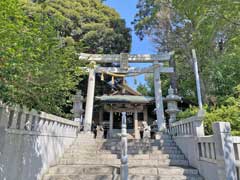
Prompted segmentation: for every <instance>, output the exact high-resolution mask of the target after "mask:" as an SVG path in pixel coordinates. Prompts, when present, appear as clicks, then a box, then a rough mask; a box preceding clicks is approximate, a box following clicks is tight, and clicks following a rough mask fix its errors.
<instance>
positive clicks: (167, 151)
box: [72, 149, 182, 154]
mask: <svg viewBox="0 0 240 180" xmlns="http://www.w3.org/2000/svg"><path fill="white" fill-rule="evenodd" d="M72 152H78V150H73V151H72ZM101 152H103V153H110V154H120V153H121V151H120V150H100V151H99V153H101ZM150 153H151V154H182V152H181V151H180V150H179V149H178V150H174V149H164V150H128V154H150Z"/></svg>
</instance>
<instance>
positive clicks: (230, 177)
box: [213, 122, 237, 180]
mask: <svg viewBox="0 0 240 180" xmlns="http://www.w3.org/2000/svg"><path fill="white" fill-rule="evenodd" d="M213 133H214V134H213V137H214V141H215V143H216V144H215V146H216V158H217V161H218V163H217V166H218V180H235V179H237V173H236V167H235V155H234V148H233V142H232V137H231V127H230V123H229V122H216V123H214V124H213Z"/></svg>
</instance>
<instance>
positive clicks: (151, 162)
mask: <svg viewBox="0 0 240 180" xmlns="http://www.w3.org/2000/svg"><path fill="white" fill-rule="evenodd" d="M120 163H121V162H120V159H74V158H62V159H60V160H59V164H61V165H81V164H82V165H120ZM158 165H170V166H188V165H189V164H188V161H187V160H181V159H178V160H175V159H171V160H170V159H163V160H156V159H154V160H152V159H145V160H138V159H137V160H129V166H158Z"/></svg>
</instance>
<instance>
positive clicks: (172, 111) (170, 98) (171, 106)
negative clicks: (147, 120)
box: [166, 86, 181, 123]
mask: <svg viewBox="0 0 240 180" xmlns="http://www.w3.org/2000/svg"><path fill="white" fill-rule="evenodd" d="M166 101H167V107H168V108H167V110H166V112H167V113H168V114H169V116H170V118H169V123H173V122H175V121H176V116H177V113H178V112H179V111H180V110H179V109H178V105H177V103H178V102H179V101H181V97H179V96H178V95H175V94H174V90H173V89H172V87H171V86H170V88H169V89H168V95H167V97H166Z"/></svg>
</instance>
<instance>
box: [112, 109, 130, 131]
mask: <svg viewBox="0 0 240 180" xmlns="http://www.w3.org/2000/svg"><path fill="white" fill-rule="evenodd" d="M126 118H127V129H130V130H133V128H134V121H133V118H134V117H133V112H128V113H126ZM121 125H122V113H121V112H115V113H113V130H115V129H119V130H120V129H122V126H121Z"/></svg>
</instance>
